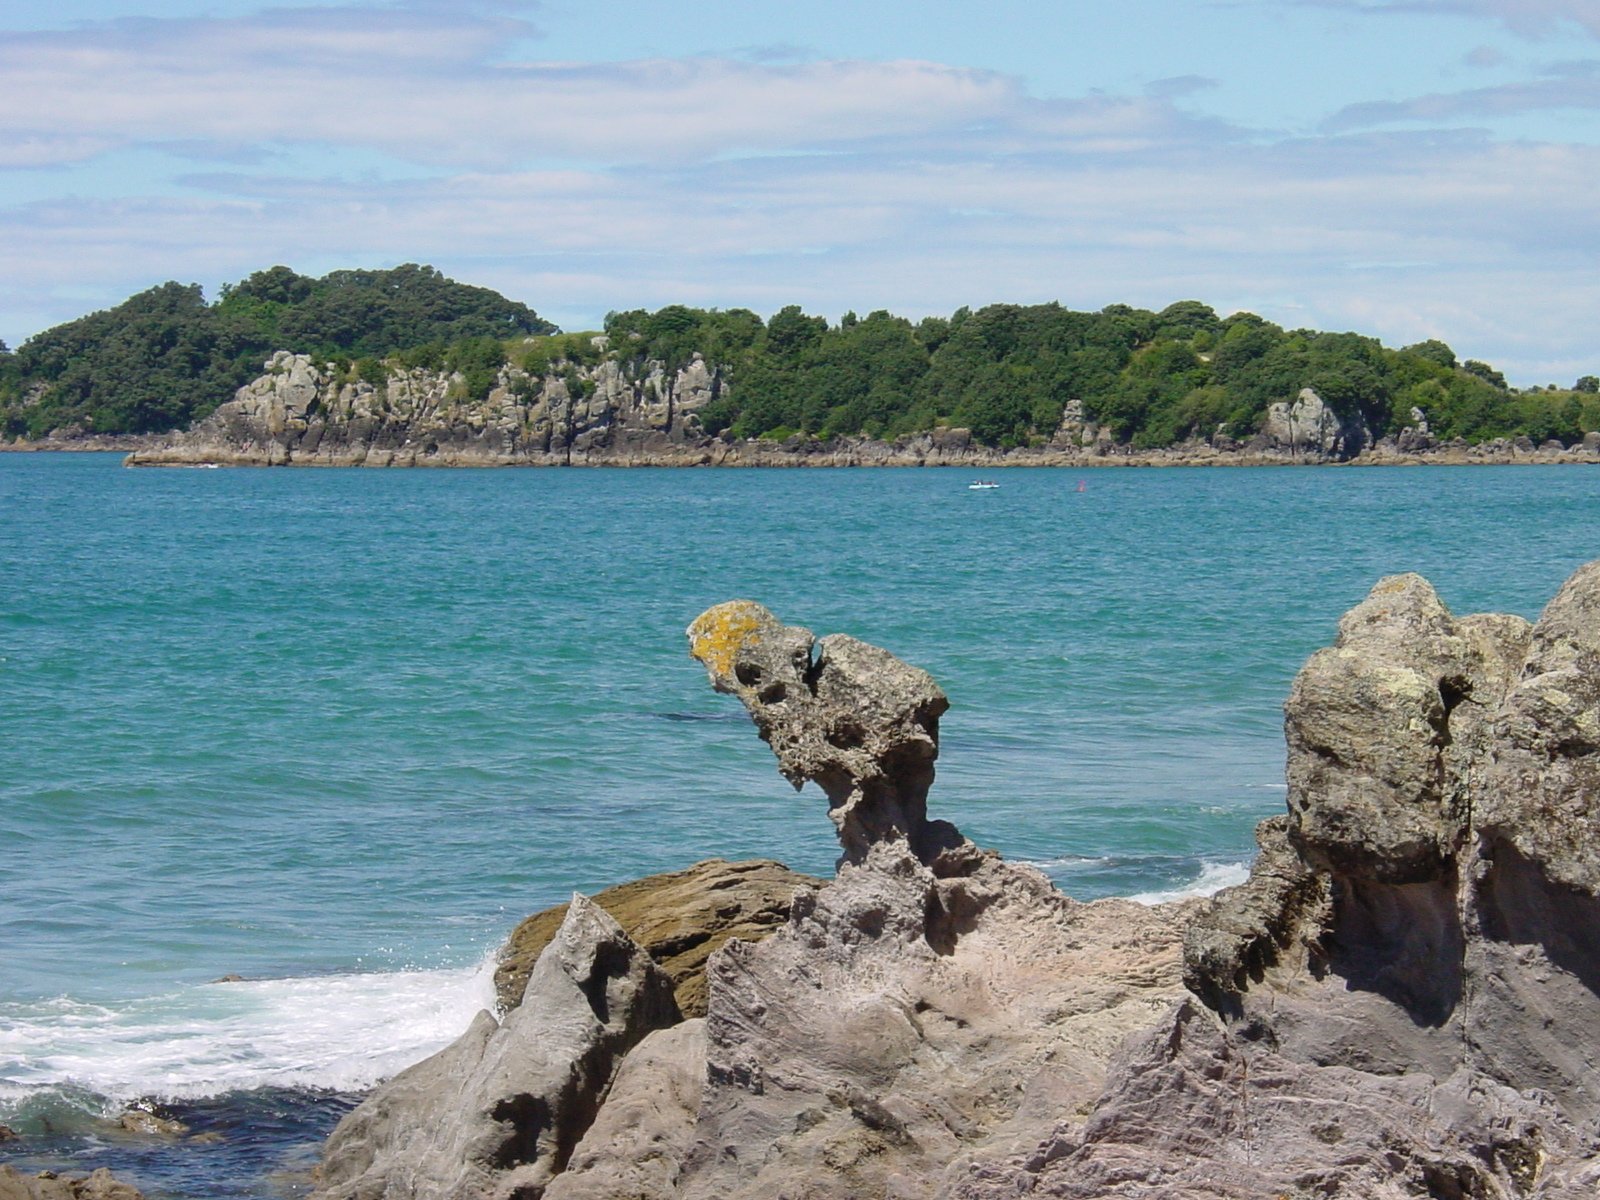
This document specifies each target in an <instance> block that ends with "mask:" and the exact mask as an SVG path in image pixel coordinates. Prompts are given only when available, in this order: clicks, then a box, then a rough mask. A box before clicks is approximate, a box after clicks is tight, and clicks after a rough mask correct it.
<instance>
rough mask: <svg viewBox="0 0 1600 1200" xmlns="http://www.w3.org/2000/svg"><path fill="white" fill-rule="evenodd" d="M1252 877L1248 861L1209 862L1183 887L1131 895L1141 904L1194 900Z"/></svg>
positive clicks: (1211, 894) (1131, 898)
mask: <svg viewBox="0 0 1600 1200" xmlns="http://www.w3.org/2000/svg"><path fill="white" fill-rule="evenodd" d="M1249 878H1250V864H1249V863H1247V862H1231V863H1207V864H1206V865H1205V866H1204V867H1202V868H1201V870H1200V874H1199V875H1198V876H1197V877H1196V878H1195V879H1194V880H1193V881H1192V882H1191V883H1187V884H1185V885H1184V886H1182V887H1178V888H1173V889H1172V890H1171V891H1166V892H1140V893H1139V894H1138V895H1137V896H1129V897H1128V899H1129V900H1137V901H1138V902H1139V903H1140V904H1165V903H1167V902H1168V901H1169V900H1192V899H1194V898H1195V897H1197V896H1214V895H1216V894H1217V893H1218V892H1220V891H1221V890H1222V889H1223V888H1229V887H1234V886H1236V885H1238V884H1241V883H1243V882H1244V881H1245V880H1246V879H1249Z"/></svg>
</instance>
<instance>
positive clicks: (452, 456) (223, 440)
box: [41, 353, 1600, 471]
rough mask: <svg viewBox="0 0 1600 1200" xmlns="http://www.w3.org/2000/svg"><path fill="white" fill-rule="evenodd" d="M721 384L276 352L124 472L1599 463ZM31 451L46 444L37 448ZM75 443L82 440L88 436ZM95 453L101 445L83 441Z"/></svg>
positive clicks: (1279, 430) (1321, 414) (1528, 452)
mask: <svg viewBox="0 0 1600 1200" xmlns="http://www.w3.org/2000/svg"><path fill="white" fill-rule="evenodd" d="M724 386H727V384H726V381H725V380H724V379H723V378H722V376H721V373H720V371H719V370H718V369H716V368H714V367H712V366H708V365H707V364H706V363H705V362H704V361H703V360H702V359H700V358H699V357H698V356H697V357H696V358H695V360H694V361H693V362H691V363H690V364H689V365H688V366H687V367H684V368H682V369H680V370H676V371H671V370H668V369H667V368H666V366H665V365H664V364H662V363H660V362H646V363H643V364H632V365H628V366H626V367H625V366H624V365H623V364H620V363H618V362H616V361H614V360H608V361H605V362H603V363H601V364H599V365H598V366H577V365H568V366H567V367H566V369H565V370H562V371H560V372H555V371H552V373H550V374H547V375H545V376H541V377H535V376H530V375H527V374H526V373H525V372H522V371H520V370H518V369H516V368H512V367H506V368H503V369H502V370H501V372H500V375H499V376H498V379H497V381H496V383H495V385H494V386H493V387H492V388H491V389H490V391H489V393H488V394H487V395H486V396H483V397H477V398H474V397H469V396H467V395H465V393H464V387H465V383H464V380H463V379H462V377H461V376H459V375H450V374H445V373H442V372H437V371H426V370H411V371H400V370H398V369H397V370H395V371H394V372H393V373H391V374H390V375H389V376H388V377H387V379H386V381H385V382H383V383H382V385H381V386H378V385H374V384H373V383H372V382H371V381H369V380H366V379H360V378H350V377H349V375H348V373H347V372H346V371H344V370H342V369H340V368H337V367H335V366H334V365H332V364H317V363H314V362H313V361H312V360H311V359H310V358H308V357H307V356H305V355H291V354H287V353H279V354H276V355H274V356H273V357H272V358H271V359H270V360H268V362H267V363H266V374H264V375H262V376H261V377H260V378H258V379H256V380H255V381H254V382H252V383H250V384H249V385H247V386H246V387H244V388H241V389H240V390H239V393H238V394H237V396H236V397H235V398H234V399H233V400H231V401H229V402H228V403H226V404H224V405H222V406H221V407H220V408H219V409H217V411H216V412H214V413H213V414H212V415H211V416H209V417H207V418H206V419H205V420H203V421H201V422H199V423H198V424H197V425H195V426H194V427H193V428H192V429H189V430H186V431H184V432H181V433H175V434H170V435H166V436H164V437H161V438H157V439H154V440H151V441H146V442H142V443H141V444H140V445H138V446H136V447H134V448H133V449H132V451H131V452H130V453H129V454H128V458H127V460H126V461H127V463H128V465H129V466H212V465H218V466H330V467H352V466H363V467H430V466H435V467H509V466H609V467H866V466H885V467H889V466H919V467H923V466H926V467H932V466H945V467H960V468H963V469H966V470H981V471H987V470H991V469H998V468H1004V467H1073V468H1087V467H1104V466H1145V467H1150V466H1284V465H1294V464H1327V463H1348V464H1352V465H1374V466H1376V465H1401V464H1407V465H1409V464H1418V465H1421V464H1439V465H1462V464H1512V463H1526V464H1550V463H1588V464H1593V463H1600V433H1591V434H1589V435H1587V436H1586V437H1585V438H1584V440H1583V441H1581V442H1579V443H1577V444H1576V445H1573V446H1570V447H1569V446H1563V445H1562V444H1561V443H1560V442H1557V441H1549V442H1546V443H1544V444H1543V445H1536V444H1534V443H1533V442H1532V441H1531V440H1529V439H1527V438H1518V439H1515V440H1512V439H1499V440H1496V441H1493V442H1486V443H1481V444H1477V445H1469V444H1467V443H1466V442H1464V441H1459V440H1456V441H1442V440H1440V439H1437V438H1435V437H1434V435H1433V434H1432V432H1431V431H1430V430H1429V427H1428V423H1427V418H1426V415H1425V414H1424V413H1422V412H1421V411H1420V410H1414V411H1413V413H1412V424H1411V425H1409V426H1407V427H1406V428H1405V429H1404V430H1402V431H1401V432H1400V433H1399V434H1398V435H1396V436H1392V437H1384V438H1377V439H1375V438H1374V437H1373V435H1372V433H1371V431H1370V430H1368V429H1367V428H1366V426H1365V425H1364V424H1362V423H1360V422H1357V423H1355V424H1351V423H1350V422H1347V421H1343V420H1341V419H1340V418H1339V417H1338V416H1337V415H1336V414H1335V413H1334V412H1333V410H1332V409H1331V408H1329V407H1328V406H1327V405H1325V404H1324V403H1323V402H1322V400H1321V398H1320V397H1318V396H1317V395H1316V393H1315V392H1313V391H1311V389H1309V388H1307V389H1302V390H1301V392H1300V393H1299V395H1297V396H1296V397H1295V398H1294V399H1293V400H1288V401H1284V402H1282V403H1279V404H1274V405H1272V406H1271V407H1270V408H1269V410H1268V412H1267V416H1266V420H1265V423H1264V425H1263V428H1262V429H1261V431H1260V432H1259V433H1257V434H1255V435H1253V436H1252V437H1251V438H1250V439H1248V440H1246V441H1240V440H1237V439H1234V438H1231V437H1228V436H1225V435H1223V434H1220V433H1219V434H1218V435H1217V436H1215V437H1213V438H1211V439H1210V440H1208V441H1189V442H1185V443H1182V444H1180V445H1177V446H1171V447H1164V448H1160V449H1136V448H1134V447H1132V446H1129V445H1125V444H1120V443H1117V442H1116V441H1114V440H1113V439H1112V437H1111V436H1110V433H1109V431H1108V430H1106V429H1105V428H1103V427H1101V426H1098V425H1096V424H1095V423H1094V422H1092V421H1086V420H1085V419H1084V417H1083V414H1082V412H1081V410H1079V409H1077V408H1076V407H1075V406H1074V405H1073V404H1071V403H1069V404H1068V405H1067V406H1066V410H1065V412H1064V414H1063V417H1062V421H1061V425H1060V427H1059V428H1058V429H1057V430H1056V431H1055V434H1054V435H1053V436H1052V437H1051V438H1050V439H1049V440H1048V442H1047V443H1046V444H1042V445H1037V446H1022V447H1017V448H1014V449H1010V450H999V449H994V448H992V447H987V446H982V445H979V444H978V443H976V442H975V441H974V440H973V438H972V435H971V433H970V432H969V431H968V430H965V429H951V428H940V429H935V430H932V431H929V432H925V433H917V434H910V435H907V436H904V437H900V438H896V439H894V440H893V441H880V440H875V439H872V438H867V437H851V438H838V439H832V440H827V441H822V440H817V439H813V438H810V437H806V436H804V435H800V434H795V435H793V436H791V437H788V438H786V439H784V440H782V441H772V440H763V439H737V438H730V437H729V436H727V435H726V434H725V433H724V434H720V435H718V436H715V437H713V436H709V435H708V433H707V432H706V430H705V428H704V427H703V426H702V424H701V420H700V414H701V412H702V411H703V410H705V408H706V406H707V405H708V404H711V403H712V402H713V401H714V400H715V399H716V398H717V397H718V396H719V395H720V394H721V391H722V389H723V387H724ZM41 448H47V447H43V446H41ZM84 448H90V447H88V446H85V447H84ZM95 448H101V447H95Z"/></svg>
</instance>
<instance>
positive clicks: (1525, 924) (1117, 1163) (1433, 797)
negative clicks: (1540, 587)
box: [1034, 564, 1600, 1200]
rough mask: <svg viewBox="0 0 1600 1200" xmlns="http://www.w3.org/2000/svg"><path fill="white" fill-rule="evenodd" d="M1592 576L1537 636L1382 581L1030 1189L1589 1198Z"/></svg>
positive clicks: (1596, 574) (1290, 721)
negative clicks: (1164, 971) (1213, 881)
mask: <svg viewBox="0 0 1600 1200" xmlns="http://www.w3.org/2000/svg"><path fill="white" fill-rule="evenodd" d="M1597 618H1600V564H1591V565H1590V566H1587V567H1585V568H1583V569H1582V570H1580V571H1579V572H1578V573H1577V574H1576V575H1574V576H1573V578H1572V579H1571V580H1569V581H1568V583H1567V584H1566V586H1565V587H1563V588H1562V590H1561V592H1560V594H1559V595H1557V597H1556V598H1555V600H1553V601H1552V602H1551V604H1550V606H1549V607H1548V608H1547V609H1546V610H1545V612H1544V614H1543V616H1542V617H1541V618H1540V620H1539V622H1538V624H1537V625H1534V626H1531V627H1530V626H1529V625H1528V623H1527V622H1526V621H1523V620H1521V619H1520V618H1516V617H1503V616H1473V617H1463V618H1459V619H1457V618H1455V617H1453V616H1452V615H1451V614H1450V613H1449V612H1448V611H1447V610H1446V609H1445V607H1444V606H1443V605H1442V604H1441V603H1440V602H1439V599H1438V597H1437V596H1436V595H1435V594H1434V591H1433V589H1432V588H1431V587H1429V586H1428V584H1427V583H1426V582H1425V581H1424V580H1422V579H1421V578H1420V577H1418V576H1415V575H1409V576H1397V577H1394V578H1390V579H1385V580H1383V581H1381V582H1380V583H1379V584H1378V585H1377V586H1376V587H1375V588H1374V589H1373V591H1372V594H1371V595H1370V596H1368V598H1367V599H1366V601H1365V602H1363V603H1362V604H1361V605H1359V606H1358V607H1357V608H1355V609H1354V610H1353V611H1351V612H1350V613H1349V614H1348V615H1347V616H1346V617H1345V618H1344V620H1343V621H1342V622H1341V623H1340V630H1339V638H1338V641H1337V642H1336V643H1335V645H1334V646H1333V647H1332V648H1330V649H1328V650H1324V651H1322V652H1320V653H1319V654H1317V655H1316V656H1314V657H1313V658H1312V659H1311V661H1310V662H1309V663H1308V664H1307V665H1306V667H1305V669H1304V670H1303V671H1302V672H1301V673H1300V676H1299V678H1298V679H1297V680H1296V681H1295V685H1294V688H1293V691H1292V692H1291V694H1290V698H1289V703H1288V706H1287V709H1286V715H1287V721H1286V727H1287V731H1288V740H1289V767H1288V776H1289V815H1288V817H1287V818H1286V819H1279V820H1277V821H1273V822H1269V823H1267V825H1266V826H1265V827H1264V828H1263V830H1262V832H1261V841H1262V844H1263V848H1264V852H1263V855H1262V860H1261V862H1260V863H1259V864H1258V865H1257V868H1256V870H1255V871H1254V872H1253V874H1252V878H1251V880H1250V882H1249V883H1248V884H1246V885H1245V886H1244V887H1242V888H1240V889H1237V890H1235V891H1233V892H1232V893H1230V894H1225V895H1224V896H1222V897H1220V898H1219V899H1218V901H1217V902H1216V904H1215V905H1214V906H1213V908H1212V909H1211V911H1210V912H1209V913H1208V914H1207V915H1206V916H1205V917H1203V918H1202V919H1201V920H1199V921H1198V922H1196V924H1195V925H1194V927H1193V928H1191V930H1190V931H1189V936H1188V966H1189V978H1190V983H1191V985H1192V986H1193V987H1194V988H1195V989H1196V991H1197V992H1198V993H1199V994H1200V995H1201V996H1203V997H1205V998H1206V999H1207V1000H1208V1001H1209V1002H1210V1004H1211V1005H1212V1006H1213V1008H1214V1009H1215V1010H1216V1011H1215V1012H1211V1011H1207V1010H1206V1009H1205V1008H1203V1007H1201V1006H1200V1005H1199V1004H1197V1003H1193V1002H1190V1003H1187V1004H1185V1005H1183V1006H1182V1007H1181V1008H1180V1009H1179V1010H1178V1012H1177V1013H1176V1015H1175V1016H1174V1018H1173V1019H1172V1020H1171V1021H1170V1022H1167V1023H1164V1024H1163V1025H1162V1026H1160V1027H1158V1028H1157V1029H1156V1030H1155V1031H1154V1032H1153V1033H1152V1034H1151V1035H1150V1036H1148V1037H1146V1038H1145V1039H1143V1040H1142V1041H1140V1042H1138V1043H1136V1044H1135V1045H1133V1046H1132V1047H1131V1048H1130V1049H1129V1050H1128V1051H1127V1053H1126V1056H1125V1057H1124V1059H1123V1060H1122V1061H1121V1062H1120V1063H1119V1066H1118V1069H1117V1071H1116V1073H1115V1078H1114V1082H1113V1086H1112V1088H1111V1089H1110V1090H1109V1092H1108V1094H1107V1096H1106V1098H1105V1099H1104V1100H1103V1102H1102V1103H1101V1104H1100V1105H1099V1106H1098V1108H1097V1110H1096V1112H1095V1114H1094V1116H1093V1118H1092V1119H1091V1121H1090V1123H1089V1126H1088V1128H1087V1130H1086V1132H1085V1136H1084V1138H1083V1140H1082V1141H1081V1142H1080V1143H1079V1144H1077V1145H1076V1146H1073V1147H1069V1148H1066V1149H1067V1152H1066V1153H1063V1154H1062V1155H1061V1156H1060V1157H1059V1158H1058V1160H1057V1161H1056V1162H1054V1163H1052V1164H1050V1165H1049V1166H1047V1167H1046V1168H1045V1169H1044V1170H1043V1171H1042V1172H1041V1173H1040V1175H1039V1178H1038V1179H1037V1181H1036V1182H1035V1184H1034V1192H1035V1193H1036V1194H1041V1195H1049V1196H1061V1197H1085V1198H1087V1197H1091V1196H1104V1195H1110V1194H1120V1191H1119V1189H1125V1188H1127V1187H1129V1186H1131V1184H1132V1183H1133V1181H1137V1184H1138V1186H1139V1187H1141V1188H1149V1189H1151V1190H1150V1191H1149V1192H1148V1194H1152V1195H1162V1196H1172V1197H1196V1198H1198V1197H1219V1198H1220V1197H1224V1196H1226V1197H1230V1198H1233V1197H1239V1198H1253V1197H1261V1198H1262V1200H1266V1198H1268V1197H1277V1196H1282V1195H1339V1196H1375V1197H1390V1196H1393V1197H1400V1196H1451V1197H1519V1196H1539V1197H1574V1198H1576V1197H1579V1196H1583V1197H1592V1196H1594V1195H1596V1194H1597V1189H1600V1124H1597V1118H1600V1089H1597V1082H1596V1081H1597V1079H1600V1075H1597V1074H1596V1067H1597V1065H1600V995H1597V988H1600V935H1597V933H1596V931H1597V930H1600V921H1597V917H1600V808H1597V802H1600V619H1597Z"/></svg>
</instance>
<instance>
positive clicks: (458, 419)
mask: <svg viewBox="0 0 1600 1200" xmlns="http://www.w3.org/2000/svg"><path fill="white" fill-rule="evenodd" d="M265 365H266V374H264V375H262V376H261V377H260V378H258V379H256V380H254V381H253V382H251V383H249V384H247V385H246V386H244V387H243V388H241V389H239V392H238V394H237V395H236V396H235V397H234V399H233V400H231V401H229V402H228V403H226V404H224V405H222V406H221V407H220V408H218V409H217V411H216V412H215V413H213V414H212V415H211V416H209V417H207V418H206V419H205V420H204V421H202V422H200V423H199V424H198V425H197V426H195V427H194V428H193V429H191V430H189V431H188V432H186V433H182V434H178V435H176V436H175V437H174V438H173V439H172V441H171V442H170V444H169V445H167V446H165V447H161V448H156V449H150V450H143V451H140V452H138V453H136V454H134V455H133V456H131V458H130V461H131V462H133V463H136V464H154V465H160V464H162V463H183V462H191V461H216V462H236V463H252V464H262V465H279V464H287V463H302V464H312V465H324V466H411V465H416V464H419V463H433V464H439V465H499V464H509V463H535V464H548V465H555V464H565V463H571V462H582V461H585V460H586V459H588V458H590V457H597V456H598V457H607V458H616V459H619V460H626V458H627V457H628V456H629V455H630V454H640V455H646V454H653V453H678V452H681V451H682V450H683V448H684V447H685V446H686V445H688V444H690V443H695V444H698V443H700V442H703V441H706V440H707V439H705V438H704V437H703V436H702V434H701V430H700V425H699V418H698V416H697V413H698V412H699V410H700V409H701V408H703V407H705V405H706V404H708V403H710V402H711V401H712V400H713V399H715V398H716V396H717V394H718V392H719V391H720V389H721V386H722V381H721V377H720V375H719V374H718V373H717V372H715V371H713V370H712V369H711V368H710V367H708V366H707V365H706V364H705V362H704V361H703V360H701V359H700V358H699V356H696V357H695V359H694V360H693V361H692V362H691V363H690V364H689V365H688V366H687V367H684V368H683V369H681V370H678V371H673V372H668V371H667V370H665V368H664V367H663V365H662V364H661V363H659V362H649V363H645V364H643V366H642V368H641V369H639V370H637V371H625V370H624V368H623V366H622V365H621V364H619V363H617V362H615V361H605V362H602V363H600V364H598V365H596V366H579V365H575V364H574V365H571V366H570V368H569V369H567V370H564V371H562V372H560V373H552V374H548V375H545V376H543V377H535V376H530V375H528V374H527V373H526V372H524V371H522V370H520V369H518V368H515V367H505V368H503V369H502V370H501V372H500V375H499V379H498V381H497V382H496V385H495V386H494V387H493V388H492V389H491V390H490V392H489V394H488V396H487V397H471V396H468V395H466V394H465V391H464V387H465V384H464V380H463V379H462V377H461V376H460V375H455V374H449V373H446V372H441V371H428V370H410V371H399V370H396V371H393V372H391V373H390V374H389V376H388V378H387V380H386V381H385V382H383V383H382V384H381V385H380V386H374V384H373V383H372V382H370V381H368V380H365V379H356V378H351V377H349V376H348V375H347V374H346V373H345V372H344V371H342V370H339V369H336V368H334V367H333V366H332V365H331V364H318V363H315V362H314V361H313V360H312V359H311V358H310V357H308V356H307V355H304V354H289V353H287V352H283V351H280V352H279V353H277V354H274V355H273V356H272V358H271V359H269V360H268V361H267V363H266V364H265Z"/></svg>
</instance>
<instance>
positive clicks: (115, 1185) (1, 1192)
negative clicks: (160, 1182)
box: [0, 1165, 143, 1200]
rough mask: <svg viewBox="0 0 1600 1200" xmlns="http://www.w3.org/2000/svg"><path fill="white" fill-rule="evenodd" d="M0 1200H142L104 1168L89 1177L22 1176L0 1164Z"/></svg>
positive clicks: (45, 1172)
mask: <svg viewBox="0 0 1600 1200" xmlns="http://www.w3.org/2000/svg"><path fill="white" fill-rule="evenodd" d="M0 1200H143V1196H142V1195H141V1194H140V1192H139V1189H138V1188H136V1187H134V1186H133V1185H132V1184H130V1183H124V1182H122V1181H121V1180H119V1179H117V1178H116V1177H115V1176H113V1175H112V1174H111V1172H110V1171H107V1170H106V1169H105V1168H104V1167H102V1168H100V1169H99V1170H98V1171H93V1172H91V1173H90V1174H88V1175H58V1174H56V1173H55V1172H54V1171H41V1172H39V1173H38V1174H37V1175H24V1174H23V1173H22V1172H21V1171H18V1170H17V1169H16V1168H15V1167H12V1166H6V1165H0Z"/></svg>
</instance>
